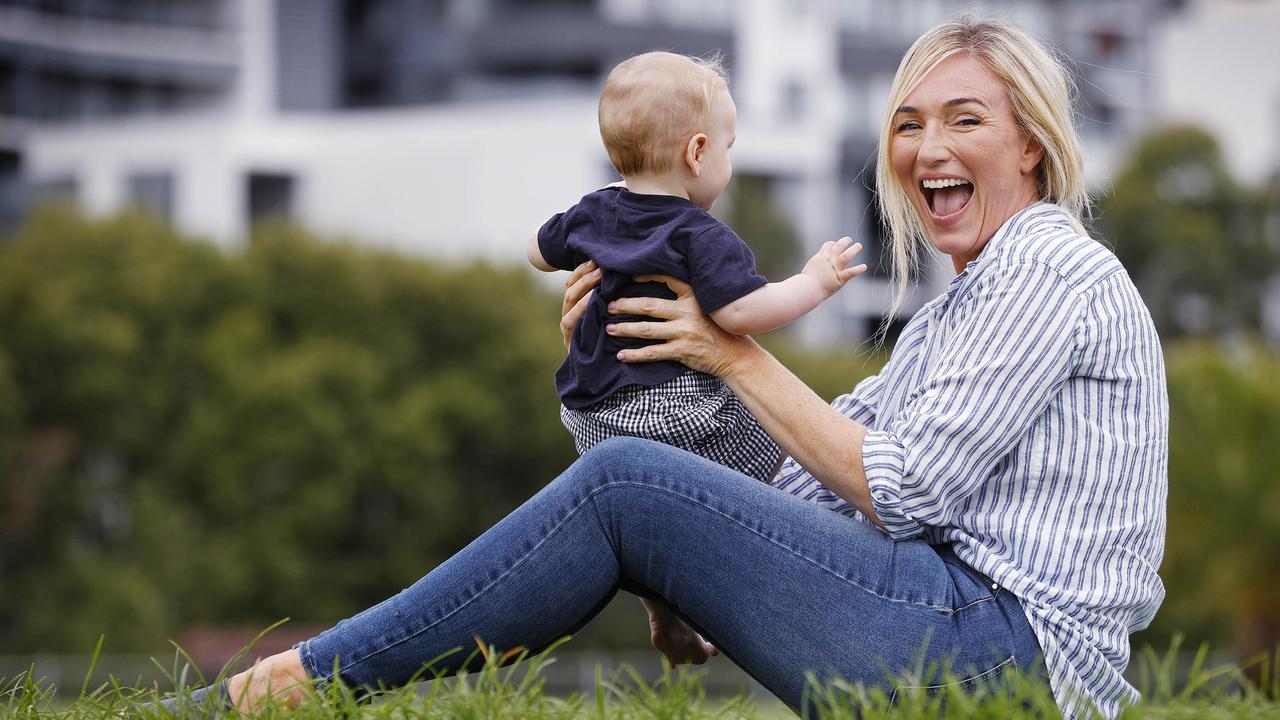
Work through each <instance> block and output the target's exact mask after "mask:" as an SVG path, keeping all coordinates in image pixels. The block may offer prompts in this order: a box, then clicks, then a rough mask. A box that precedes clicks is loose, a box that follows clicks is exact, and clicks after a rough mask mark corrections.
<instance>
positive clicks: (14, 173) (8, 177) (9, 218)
mask: <svg viewBox="0 0 1280 720" xmlns="http://www.w3.org/2000/svg"><path fill="white" fill-rule="evenodd" d="M21 222H22V156H21V155H19V154H18V152H17V151H16V150H0V234H5V233H8V232H10V231H12V230H13V229H14V228H16V227H17V226H18V224H19V223H21Z"/></svg>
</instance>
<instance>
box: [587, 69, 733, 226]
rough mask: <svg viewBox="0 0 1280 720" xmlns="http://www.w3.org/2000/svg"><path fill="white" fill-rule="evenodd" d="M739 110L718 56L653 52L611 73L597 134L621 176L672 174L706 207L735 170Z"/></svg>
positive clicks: (665, 175) (601, 95)
mask: <svg viewBox="0 0 1280 720" xmlns="http://www.w3.org/2000/svg"><path fill="white" fill-rule="evenodd" d="M736 124H737V109H736V108H735V107H734V104H733V98H732V97H731V96H730V95H729V86H728V85H727V84H726V82H725V73H724V69H723V68H722V67H721V65H720V62H719V59H718V58H716V59H712V60H703V59H701V58H694V57H687V56H684V55H676V54H674V53H668V52H651V53H645V54H644V55H637V56H635V57H633V58H631V59H629V60H626V61H624V62H622V63H621V64H619V65H618V66H617V67H615V68H614V69H613V72H611V73H609V77H608V78H607V79H606V80H605V82H604V90H603V91H601V93H600V137H601V138H602V139H603V140H604V146H605V149H607V150H608V151H609V160H610V161H612V162H613V167H614V168H615V169H617V171H618V172H619V173H620V174H621V175H622V176H623V177H624V178H628V179H630V178H634V177H640V176H652V177H671V178H674V179H676V180H678V181H679V182H680V183H681V184H682V186H683V187H684V189H685V191H686V192H687V193H688V194H689V199H690V200H692V201H693V202H694V203H695V204H697V205H699V206H700V207H703V208H706V209H708V210H709V209H711V205H712V203H714V202H715V200H716V198H717V197H719V196H720V193H721V192H723V191H724V188H725V186H726V185H728V184H729V178H730V177H731V176H732V174H733V169H732V166H731V165H730V163H729V147H730V146H731V145H732V144H733V139H734V133H735V130H736Z"/></svg>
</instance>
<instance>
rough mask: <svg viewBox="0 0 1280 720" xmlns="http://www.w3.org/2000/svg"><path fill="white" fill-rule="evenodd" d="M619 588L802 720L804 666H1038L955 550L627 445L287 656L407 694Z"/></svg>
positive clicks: (1000, 601)
mask: <svg viewBox="0 0 1280 720" xmlns="http://www.w3.org/2000/svg"><path fill="white" fill-rule="evenodd" d="M619 588H623V589H627V590H630V591H633V592H636V593H637V594H641V595H647V596H650V597H652V596H658V597H661V598H663V599H665V600H666V601H667V602H669V603H670V604H671V605H672V606H674V608H675V609H676V610H677V611H678V612H679V613H680V614H681V615H682V616H683V617H685V618H687V619H688V620H689V622H690V624H691V625H693V626H694V627H695V628H697V629H698V630H699V631H701V632H702V633H703V634H704V636H705V637H707V639H708V640H710V641H711V642H713V643H714V644H715V645H716V646H717V647H718V648H720V649H721V651H722V652H723V653H724V654H725V655H726V656H728V657H729V658H730V659H732V660H733V662H734V663H736V664H738V665H739V666H741V667H742V668H743V669H745V670H746V671H747V672H748V673H750V674H751V675H752V676H753V677H754V678H755V679H756V680H758V681H759V682H760V683H761V684H763V685H764V686H765V687H767V688H768V689H769V690H770V691H772V692H773V693H774V694H776V695H777V696H778V697H779V698H781V699H782V700H783V701H784V702H786V703H787V704H788V705H790V706H791V707H792V708H793V709H797V710H799V709H800V705H801V699H802V694H803V692H804V686H805V673H806V672H807V671H813V672H815V673H816V674H817V675H818V676H819V677H820V678H821V677H833V676H840V677H843V678H845V679H847V680H861V681H864V682H866V683H868V684H871V685H882V686H886V687H887V686H888V684H889V683H888V679H887V675H886V673H899V672H902V671H912V670H915V671H916V672H920V671H921V670H923V669H924V668H927V667H928V666H930V665H931V664H935V663H943V662H945V663H949V664H950V666H951V667H952V668H953V670H956V671H962V675H961V677H964V676H966V675H973V676H976V675H982V674H991V673H993V672H996V671H999V670H1001V669H1004V668H1009V667H1016V666H1020V667H1022V668H1024V669H1028V668H1034V667H1038V666H1039V663H1040V662H1041V661H1040V657H1039V656H1040V647H1039V645H1038V644H1037V642H1036V639H1035V637H1034V635H1033V634H1032V632H1031V629H1030V627H1029V626H1028V624H1027V620H1026V618H1025V616H1024V614H1023V611H1022V607H1021V605H1020V604H1019V602H1018V600H1017V598H1016V597H1014V596H1013V595H1012V594H1011V593H1009V592H1008V591H1007V590H1003V589H1000V588H993V584H992V583H991V581H990V580H989V579H987V578H986V577H984V576H982V575H981V574H979V573H977V572H976V571H974V570H973V569H971V568H969V567H967V566H966V565H964V564H963V563H961V562H960V561H959V560H957V559H956V558H955V556H954V555H953V554H952V553H951V552H950V550H949V549H946V548H937V547H932V546H930V545H928V544H926V543H925V542H924V541H921V540H908V541H901V542H894V541H892V540H890V539H889V538H888V537H887V536H886V535H885V534H883V533H882V532H880V530H878V529H877V528H875V527H872V526H870V525H867V524H865V523H862V522H859V521H857V520H853V519H851V518H848V517H845V516H843V515H839V514H837V513H834V512H831V511H830V510H826V509H824V508H820V507H818V506H816V505H813V504H811V503H808V502H805V501H803V500H801V499H799V498H796V497H793V496H791V495H788V494H786V493H783V492H780V491H778V490H776V489H774V488H772V487H770V486H768V485H765V484H764V483H760V482H757V481H753V480H750V479H749V478H747V477H746V476H744V475H741V474H739V473H736V472H734V471H732V470H729V469H726V468H724V467H722V466H720V465H716V464H715V463H712V462H710V461H708V460H705V459H702V458H700V457H698V456H696V455H692V454H689V453H686V452H684V451H681V450H676V449H674V448H671V447H668V446H666V445H662V444H659V443H655V442H651V441H647V440H637V439H633V438H614V439H610V440H606V441H605V442H602V443H600V444H599V445H597V446H596V447H594V448H593V449H592V450H590V451H589V452H587V453H586V454H585V455H583V456H582V457H581V458H580V459H579V460H578V462H576V463H574V464H573V465H572V466H571V467H569V469H568V470H566V471H565V472H564V473H563V474H562V475H561V476H560V477H558V478H556V479H555V480H554V481H553V482H552V483H551V484H549V485H547V486H546V487H545V488H544V489H543V490H541V491H540V492H539V493H538V494H537V495H535V496H534V497H533V498H531V499H530V500H529V501H527V502H526V503H524V504H523V505H522V506H520V507H519V508H517V509H516V510H515V511H514V512H512V513H511V514H510V515H508V516H507V517H506V518H504V519H503V520H501V521H500V522H498V523H497V524H496V525H494V526H493V527H492V528H490V529H489V530H487V531H486V532H485V533H484V534H483V535H481V536H480V537H479V538H477V539H476V540H475V541H474V542H472V543H471V544H470V545H468V546H467V547H465V548H463V549H462V550H461V551H459V552H458V554H456V555H454V556H453V557H452V558H450V559H448V560H447V561H445V562H444V563H443V564H441V565H440V566H438V567H436V568H435V569H433V570H431V572H429V573H427V575H426V576H425V577H423V578H422V579H420V580H418V581H417V582H416V583H414V584H413V585H411V586H410V587H408V588H407V589H405V590H404V591H402V592H400V593H399V594H397V595H395V596H394V597H391V598H390V599H388V600H385V601H383V602H382V603H380V604H378V605H376V606H374V607H372V608H370V609H368V610H365V611H364V612H362V613H360V614H358V615H356V616H354V617H352V618H350V619H348V620H344V621H342V622H340V623H338V624H337V626H335V627H333V628H331V629H329V630H326V631H325V632H323V633H321V634H320V635H318V636H316V637H314V638H312V639H310V640H307V641H304V642H302V643H299V645H298V646H297V647H298V649H299V650H300V652H301V656H302V662H303V665H304V667H305V668H306V670H307V673H308V674H309V675H310V676H311V677H312V678H313V679H315V680H316V681H318V682H320V683H324V682H328V681H331V680H332V679H333V674H334V668H335V666H336V667H337V670H338V674H339V676H340V678H341V680H342V681H343V682H345V683H347V684H348V685H352V686H357V687H360V686H368V687H378V686H394V685H401V684H404V683H405V682H408V681H409V680H411V679H412V678H413V677H414V676H415V674H417V673H419V672H420V671H421V670H422V667H423V664H424V663H426V662H427V661H429V660H432V659H434V658H437V657H438V656H439V655H441V654H442V653H445V652H446V651H448V650H450V649H452V648H462V650H461V652H458V653H455V654H454V655H451V656H449V657H447V658H446V659H445V660H444V661H441V662H439V663H437V664H436V665H435V669H437V670H439V669H446V670H449V671H454V670H457V669H458V667H457V666H458V665H460V664H461V661H462V659H463V658H465V657H466V656H467V654H468V649H469V648H474V646H475V641H474V640H473V636H479V637H480V638H482V639H483V641H484V642H485V643H486V644H487V645H491V646H496V647H497V648H499V649H500V650H502V649H508V648H514V647H517V646H521V645H523V646H525V647H528V648H531V649H536V648H539V647H544V646H546V645H547V644H549V643H551V642H552V641H554V640H556V639H558V638H560V637H562V636H564V635H566V634H569V633H572V632H574V631H575V630H576V629H577V628H579V627H581V626H582V625H584V624H585V623H586V622H587V621H588V620H590V619H591V618H592V617H593V616H594V615H595V614H596V613H597V612H598V611H599V610H600V609H601V608H602V607H604V605H605V604H606V603H607V602H608V601H609V599H610V598H612V597H613V595H614V593H615V592H616V591H617V590H618V589H619ZM637 611H638V610H637ZM430 675H431V673H428V674H427V676H428V677H429V676H430ZM935 681H936V679H934V678H930V677H924V678H922V680H921V681H920V682H921V684H924V685H928V684H930V683H932V682H935Z"/></svg>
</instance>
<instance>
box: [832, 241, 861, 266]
mask: <svg viewBox="0 0 1280 720" xmlns="http://www.w3.org/2000/svg"><path fill="white" fill-rule="evenodd" d="M844 240H849V238H844ZM844 240H841V242H844ZM849 242H853V241H852V240H849ZM860 252H862V243H853V245H852V246H851V247H846V248H844V250H843V252H841V253H840V257H839V258H838V259H837V262H839V263H840V267H844V266H845V265H848V264H849V261H850V260H852V259H853V257H854V256H855V255H857V254H858V253H860Z"/></svg>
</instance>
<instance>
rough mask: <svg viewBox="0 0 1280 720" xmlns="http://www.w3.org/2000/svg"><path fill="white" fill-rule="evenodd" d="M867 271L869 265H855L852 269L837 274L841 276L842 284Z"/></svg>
mask: <svg viewBox="0 0 1280 720" xmlns="http://www.w3.org/2000/svg"><path fill="white" fill-rule="evenodd" d="M866 271H867V264H866V263H862V264H861V265H854V266H853V267H851V268H845V269H843V270H841V271H840V272H839V273H837V274H838V275H839V276H840V282H842V283H847V282H849V281H850V280H852V279H854V278H856V277H858V276H859V275H861V274H862V273H864V272H866Z"/></svg>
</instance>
